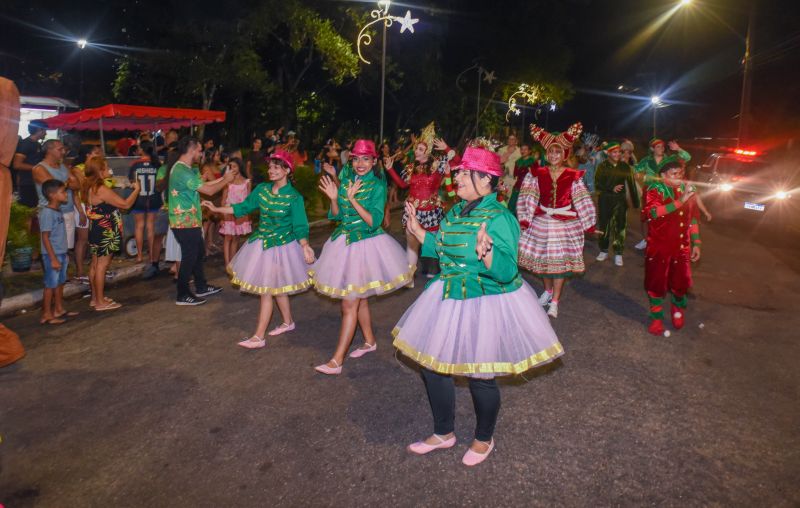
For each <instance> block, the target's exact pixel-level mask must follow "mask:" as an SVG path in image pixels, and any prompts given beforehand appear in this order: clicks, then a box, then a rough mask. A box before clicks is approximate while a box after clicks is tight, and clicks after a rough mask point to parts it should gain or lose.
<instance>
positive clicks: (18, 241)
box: [6, 201, 39, 251]
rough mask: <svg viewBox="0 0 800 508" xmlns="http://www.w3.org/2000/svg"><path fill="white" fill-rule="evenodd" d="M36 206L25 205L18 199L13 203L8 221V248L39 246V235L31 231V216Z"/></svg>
mask: <svg viewBox="0 0 800 508" xmlns="http://www.w3.org/2000/svg"><path fill="white" fill-rule="evenodd" d="M35 213H36V208H31V207H28V206H25V205H23V204H21V203H18V202H17V201H13V202H12V203H11V216H10V218H9V222H8V249H6V250H7V251H11V250H13V249H19V248H23V247H31V248H33V249H34V250H37V249H38V248H39V237H38V236H37V235H34V234H32V233H31V224H30V223H31V217H33V216H34V214H35Z"/></svg>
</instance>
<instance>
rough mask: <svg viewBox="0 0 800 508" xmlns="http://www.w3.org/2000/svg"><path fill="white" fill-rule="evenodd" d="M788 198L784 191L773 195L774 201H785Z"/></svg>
mask: <svg viewBox="0 0 800 508" xmlns="http://www.w3.org/2000/svg"><path fill="white" fill-rule="evenodd" d="M788 197H789V193H788V192H786V191H782V190H781V191H778V192H776V193H775V199H786V198H788Z"/></svg>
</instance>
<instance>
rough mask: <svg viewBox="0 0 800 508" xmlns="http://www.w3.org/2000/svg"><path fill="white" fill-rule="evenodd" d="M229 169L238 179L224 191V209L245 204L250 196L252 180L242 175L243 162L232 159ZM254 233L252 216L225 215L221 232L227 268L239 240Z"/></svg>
mask: <svg viewBox="0 0 800 508" xmlns="http://www.w3.org/2000/svg"><path fill="white" fill-rule="evenodd" d="M229 168H230V169H231V170H233V171H235V172H236V177H234V179H233V181H232V182H231V183H230V184H228V186H227V187H225V190H223V191H222V204H223V207H227V206H233V205H236V204H239V203H241V202H243V201H244V200H245V199H247V196H249V195H250V191H251V187H250V180H248V179H247V178H246V175H244V174H243V173H242V160H241V159H232V160H231V161H230V163H229ZM215 206H216V205H215ZM252 231H253V227H252V224H251V223H250V216H249V215H244V216H242V217H234V216H233V214H226V215H223V220H222V225H221V226H220V228H219V232H220V234H221V235H223V236H224V237H225V238H224V240H223V244H222V252H223V255H224V257H225V266H228V264H230V262H231V259H233V256H235V255H236V252H237V251H238V250H239V238H240V237H242V236H245V235H249V234H250V233H251V232H252Z"/></svg>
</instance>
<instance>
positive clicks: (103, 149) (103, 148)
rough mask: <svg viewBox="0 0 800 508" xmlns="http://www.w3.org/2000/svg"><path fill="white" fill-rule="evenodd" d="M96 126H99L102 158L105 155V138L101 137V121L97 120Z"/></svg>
mask: <svg viewBox="0 0 800 508" xmlns="http://www.w3.org/2000/svg"><path fill="white" fill-rule="evenodd" d="M97 124H98V125H99V126H100V150H102V151H103V156H105V155H106V138H105V136H104V135H103V119H102V118H100V119H99V120H97Z"/></svg>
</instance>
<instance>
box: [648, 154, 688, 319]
mask: <svg viewBox="0 0 800 508" xmlns="http://www.w3.org/2000/svg"><path fill="white" fill-rule="evenodd" d="M659 170H660V174H661V178H660V179H657V180H651V181H650V183H649V185H648V187H647V188H646V190H645V194H644V206H643V207H642V210H643V215H644V216H645V217H646V218H647V250H646V251H645V262H644V289H645V291H647V296H648V297H649V298H650V324H649V326H648V328H647V330H648V331H649V332H650V333H652V334H653V335H661V334H662V333H664V308H663V304H664V298H665V297H666V294H667V292H670V293H672V305H671V316H672V326H673V327H674V328H675V329H676V330H679V329H681V328H683V325H684V319H685V314H686V292H687V291H688V290H689V288H690V287H691V286H692V270H691V262H693V261H697V260H699V259H700V225H699V223H698V220H697V213H696V212H695V199H694V198H695V190H694V188H693V187H691V186H689V185H687V184H686V182H685V181H683V169H682V168H681V163H680V162H679V161H678V160H676V159H673V160H670V161H668V162H665V163H664V164H662V165H661V166H660V168H659Z"/></svg>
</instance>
